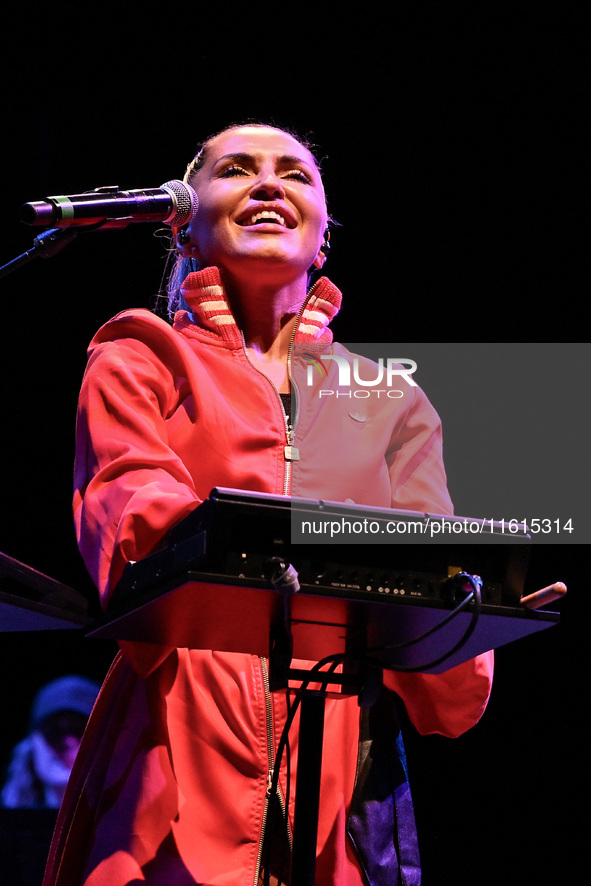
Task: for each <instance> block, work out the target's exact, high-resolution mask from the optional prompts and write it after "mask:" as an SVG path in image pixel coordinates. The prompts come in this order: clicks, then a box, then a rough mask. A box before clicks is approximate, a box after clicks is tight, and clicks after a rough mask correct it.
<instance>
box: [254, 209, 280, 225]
mask: <svg viewBox="0 0 591 886" xmlns="http://www.w3.org/2000/svg"><path fill="white" fill-rule="evenodd" d="M266 219H273V220H275V221H277V222H279V224H280V225H281V226H282V227H285V219H284V218H283V216H282V215H279V213H278V212H275V211H274V210H272V209H271V210H267V209H265V210H264V211H263V212H257V213H256V215H253V216H251V218H250V221H249V224H251V225H256V224H257V222H259V221H261V220H266Z"/></svg>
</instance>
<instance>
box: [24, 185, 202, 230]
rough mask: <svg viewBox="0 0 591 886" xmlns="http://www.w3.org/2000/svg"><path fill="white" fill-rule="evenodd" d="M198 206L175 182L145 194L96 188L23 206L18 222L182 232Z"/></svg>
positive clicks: (193, 195) (191, 193)
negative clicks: (151, 226)
mask: <svg viewBox="0 0 591 886" xmlns="http://www.w3.org/2000/svg"><path fill="white" fill-rule="evenodd" d="M198 206H199V198H198V197H197V194H196V193H195V191H194V190H193V188H192V187H191V186H190V185H186V184H184V182H181V181H177V180H176V179H175V180H173V181H169V182H165V183H164V184H163V185H161V186H160V187H159V188H149V189H147V190H137V191H121V190H119V188H118V187H116V186H115V187H106V188H95V190H94V191H87V192H86V193H84V194H73V195H70V196H63V197H62V196H59V197H47V198H46V199H45V200H38V201H36V202H34V203H25V204H24V206H23V207H22V208H21V221H23V222H25V224H27V225H53V226H54V227H56V228H70V227H76V226H83V225H96V226H97V227H100V228H101V229H104V228H122V227H126V226H127V225H128V224H130V223H132V222H164V223H165V224H167V225H170V226H171V227H175V228H181V227H182V226H183V225H186V224H187V223H188V222H190V221H191V219H192V218H193V217H194V216H195V214H196V212H197V209H198Z"/></svg>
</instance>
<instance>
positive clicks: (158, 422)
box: [74, 340, 198, 605]
mask: <svg viewBox="0 0 591 886" xmlns="http://www.w3.org/2000/svg"><path fill="white" fill-rule="evenodd" d="M174 396H176V394H175V389H174V385H173V383H172V378H171V373H170V371H169V370H168V369H166V368H165V367H164V364H163V362H162V361H160V360H158V359H157V357H156V356H155V355H154V354H153V353H152V352H151V351H150V349H149V348H148V347H147V346H146V345H144V344H143V343H142V342H140V341H134V340H122V341H114V342H106V343H103V344H100V345H99V346H98V347H97V348H96V349H95V350H94V352H93V353H92V355H91V357H90V359H89V363H88V366H87V369H86V373H85V376H84V380H83V383H82V389H81V393H80V398H79V406H78V416H77V425H76V459H75V467H74V521H75V527H76V533H77V537H78V544H79V547H80V551H81V554H82V556H83V559H84V561H85V563H86V566H87V568H88V570H89V572H90V575H91V576H92V578H93V579H94V581H95V583H96V585H97V587H98V590H99V593H100V596H101V601H102V603H103V605H104V604H105V603H106V602H107V600H108V598H109V596H110V593H111V591H112V589H113V588H114V587H115V585H116V584H117V582H118V581H119V579H120V577H121V574H122V572H123V568H124V566H125V564H126V563H127V562H128V561H134V560H139V559H141V558H143V557H145V556H146V555H147V554H149V553H150V552H151V551H152V550H153V549H154V547H155V546H156V544H157V543H158V542H159V541H160V540H161V539H162V538H163V536H164V535H165V534H166V532H167V531H168V530H169V529H170V528H171V527H172V526H173V525H174V524H175V523H177V522H178V521H179V520H180V519H182V518H183V517H185V516H186V515H187V514H188V513H189V512H190V511H191V510H193V508H194V507H195V506H196V505H197V504H198V499H197V495H196V493H195V489H194V485H193V482H192V479H191V476H190V475H189V473H188V472H187V470H186V468H185V467H184V465H183V464H182V462H181V460H180V459H179V458H178V456H177V455H176V454H175V453H174V451H173V450H172V449H171V448H170V446H169V444H168V440H167V430H166V416H167V414H169V413H170V411H171V408H172V406H173V403H172V398H173V397H174Z"/></svg>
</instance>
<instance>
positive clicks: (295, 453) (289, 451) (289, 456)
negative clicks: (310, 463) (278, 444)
mask: <svg viewBox="0 0 591 886" xmlns="http://www.w3.org/2000/svg"><path fill="white" fill-rule="evenodd" d="M292 441H293V430H292V428H288V429H287V446H284V447H283V455H284V458H285V461H299V460H300V450H299V449H298V447H297V446H292Z"/></svg>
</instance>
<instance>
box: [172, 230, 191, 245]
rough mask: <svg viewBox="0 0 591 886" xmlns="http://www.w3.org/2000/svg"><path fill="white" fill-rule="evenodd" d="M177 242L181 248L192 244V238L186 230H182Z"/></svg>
mask: <svg viewBox="0 0 591 886" xmlns="http://www.w3.org/2000/svg"><path fill="white" fill-rule="evenodd" d="M176 242H177V244H178V245H179V246H186V245H187V244H188V243H190V242H191V236H190V234H189V232H188V231H187V229H186V228H181V229H180V231H179V232H178V234H177V237H176Z"/></svg>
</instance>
